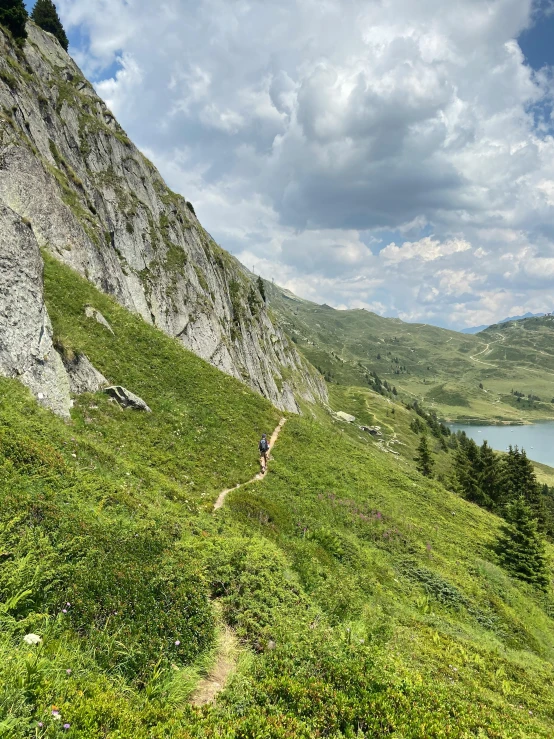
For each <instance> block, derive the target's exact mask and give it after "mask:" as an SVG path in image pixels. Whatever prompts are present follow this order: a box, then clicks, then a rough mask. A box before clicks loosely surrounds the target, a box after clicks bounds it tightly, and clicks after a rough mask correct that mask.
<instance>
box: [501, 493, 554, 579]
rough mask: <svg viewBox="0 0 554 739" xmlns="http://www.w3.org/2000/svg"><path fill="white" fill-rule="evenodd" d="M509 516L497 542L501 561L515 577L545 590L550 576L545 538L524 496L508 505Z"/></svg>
mask: <svg viewBox="0 0 554 739" xmlns="http://www.w3.org/2000/svg"><path fill="white" fill-rule="evenodd" d="M507 517H508V523H507V525H506V526H504V528H503V531H502V534H501V536H500V537H499V539H498V542H497V545H496V550H497V553H498V556H499V558H500V561H501V562H502V564H503V566H504V567H505V568H506V569H507V570H508V571H509V572H510V573H511V574H512V575H514V576H515V577H517V578H519V579H520V580H525V581H526V582H528V583H531V585H534V586H535V587H538V588H541V589H542V590H546V588H547V587H548V581H549V578H548V567H547V563H546V555H545V548H544V542H543V539H542V537H541V535H540V534H539V532H538V529H537V521H536V519H534V518H533V514H532V511H531V509H530V507H529V506H528V505H527V503H526V502H525V499H524V498H523V497H522V496H520V497H519V498H517V499H516V500H515V501H514V502H513V503H512V504H511V505H510V506H508V510H507Z"/></svg>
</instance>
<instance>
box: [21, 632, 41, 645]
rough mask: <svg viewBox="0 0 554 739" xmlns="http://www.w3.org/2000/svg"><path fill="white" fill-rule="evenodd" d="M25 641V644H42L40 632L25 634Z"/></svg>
mask: <svg viewBox="0 0 554 739" xmlns="http://www.w3.org/2000/svg"><path fill="white" fill-rule="evenodd" d="M23 641H24V642H25V644H40V643H41V641H42V638H41V637H40V636H39V635H38V634H25V636H24V637H23Z"/></svg>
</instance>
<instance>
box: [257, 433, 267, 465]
mask: <svg viewBox="0 0 554 739" xmlns="http://www.w3.org/2000/svg"><path fill="white" fill-rule="evenodd" d="M258 449H259V450H260V466H261V468H262V472H265V471H266V470H267V459H268V457H269V443H268V441H267V434H262V438H261V439H260V443H259V444H258Z"/></svg>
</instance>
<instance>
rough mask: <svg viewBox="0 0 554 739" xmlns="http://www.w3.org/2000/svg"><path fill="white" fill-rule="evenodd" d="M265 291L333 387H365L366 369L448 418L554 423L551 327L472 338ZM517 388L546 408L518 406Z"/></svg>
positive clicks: (519, 325)
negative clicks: (514, 392)
mask: <svg viewBox="0 0 554 739" xmlns="http://www.w3.org/2000/svg"><path fill="white" fill-rule="evenodd" d="M267 291H268V294H269V296H270V304H271V306H272V308H273V310H274V311H275V312H276V313H277V314H278V315H279V316H280V317H281V319H282V321H283V324H284V326H285V328H286V329H287V330H288V332H289V334H290V335H291V336H293V337H294V339H295V341H296V342H297V345H298V346H299V347H300V349H301V350H302V351H303V352H304V354H305V355H306V356H307V357H308V358H309V359H310V360H311V361H312V363H313V364H315V365H316V366H318V367H319V368H320V369H321V370H323V371H324V372H325V371H330V372H331V373H332V377H333V381H335V382H338V383H340V384H343V385H347V386H348V385H363V384H366V380H365V373H366V371H367V369H369V370H373V371H375V372H377V374H378V375H379V376H380V377H381V378H382V379H383V380H385V379H386V380H388V381H389V383H391V384H392V385H396V387H397V388H398V389H401V390H402V391H403V393H404V395H405V396H406V397H407V398H417V399H418V400H420V401H423V402H424V403H425V404H426V405H428V406H431V407H434V408H435V409H436V410H437V412H439V413H440V414H441V415H443V416H445V417H447V418H452V419H459V420H462V419H483V420H512V421H515V422H519V421H521V419H522V418H523V419H525V420H534V419H538V418H554V406H552V404H551V402H550V401H551V399H552V398H554V355H553V354H552V352H551V348H550V347H551V346H552V338H553V336H554V322H553V321H552V320H550V319H547V318H545V319H528V320H526V321H518V322H512V323H510V324H505V325H501V326H496V327H491V328H490V329H488V330H487V331H485V332H483V333H481V334H478V335H476V336H472V335H466V334H460V333H458V332H455V331H447V330H445V329H441V328H437V327H436V326H427V325H424V324H409V323H403V322H402V321H400V320H398V319H394V318H382V317H381V316H378V315H376V314H374V313H369V312H368V311H364V310H351V311H336V310H333V309H332V308H330V307H328V306H319V305H316V304H315V303H310V302H309V301H306V300H301V299H299V298H296V297H295V296H292V294H290V293H287V292H286V291H283V290H281V289H280V288H277V287H275V286H273V285H270V284H267ZM378 356H380V358H378ZM404 367H405V368H406V370H405V371H404V369H402V370H400V368H404ZM397 370H400V374H396V371H397ZM480 383H482V384H483V389H481V388H480V387H479V384H480ZM512 388H513V389H516V390H519V391H521V392H524V393H525V394H526V395H527V394H529V393H532V394H533V395H536V396H538V397H540V398H541V400H542V402H541V403H537V402H535V403H533V404H529V403H527V402H523V403H522V402H520V403H517V402H516V398H514V397H512V396H511V394H510V393H511V390H512Z"/></svg>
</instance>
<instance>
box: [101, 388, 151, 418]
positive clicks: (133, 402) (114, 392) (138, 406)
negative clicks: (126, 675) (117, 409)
mask: <svg viewBox="0 0 554 739" xmlns="http://www.w3.org/2000/svg"><path fill="white" fill-rule="evenodd" d="M105 392H106V393H108V395H110V396H111V397H112V398H113V399H114V400H116V401H117V402H118V403H119V405H120V406H121V407H122V408H132V409H134V410H136V411H146V412H147V413H152V409H151V408H149V407H148V406H147V405H146V403H145V402H144V400H143V399H142V398H139V396H138V395H135V394H134V393H131V392H130V391H129V390H127V389H126V388H124V387H121V385H114V386H113V387H107V388H106V389H105Z"/></svg>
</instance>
